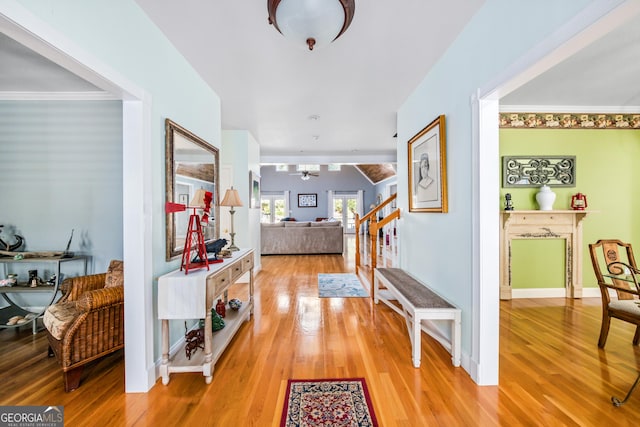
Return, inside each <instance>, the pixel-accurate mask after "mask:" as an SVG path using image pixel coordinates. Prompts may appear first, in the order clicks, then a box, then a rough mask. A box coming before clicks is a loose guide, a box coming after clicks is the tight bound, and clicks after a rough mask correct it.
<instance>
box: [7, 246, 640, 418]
mask: <svg viewBox="0 0 640 427" xmlns="http://www.w3.org/2000/svg"><path fill="white" fill-rule="evenodd" d="M349 271H353V258H352V254H348V255H347V256H345V257H343V256H336V255H326V256H269V257H263V259H262V271H261V272H260V273H259V274H258V275H257V277H256V307H255V315H254V317H253V318H252V320H251V322H249V323H245V324H244V325H243V326H242V328H241V330H240V332H239V334H238V335H237V336H236V338H235V339H234V341H233V342H232V344H231V345H230V347H229V348H228V349H227V351H226V352H225V353H224V354H223V356H222V358H221V359H220V360H219V361H218V363H217V364H216V369H215V372H214V375H213V381H212V383H211V384H209V385H206V384H205V382H204V379H203V377H202V375H198V374H172V375H171V381H170V383H169V384H168V385H167V386H164V385H162V383H161V382H160V380H158V382H157V383H156V385H155V386H154V387H153V388H152V389H151V390H150V391H149V393H143V394H125V393H124V392H123V390H124V368H123V362H122V353H120V354H116V355H114V356H112V357H108V358H106V359H103V360H102V361H100V362H98V363H96V364H94V365H91V366H89V367H88V368H86V369H85V373H84V374H83V380H82V383H81V386H80V388H79V389H77V390H76V391H74V392H71V393H65V392H64V391H63V388H62V376H61V374H60V372H59V370H58V367H57V364H56V361H55V359H53V358H48V357H47V344H46V338H45V337H44V334H43V333H42V332H40V333H38V334H37V335H35V336H33V335H32V334H31V329H30V327H22V328H21V329H20V330H19V331H16V330H13V329H12V330H1V331H0V384H1V387H0V405H64V413H65V421H66V423H65V425H66V426H84V425H87V426H89V425H91V426H106V425H109V426H112V425H115V426H169V425H180V426H182V425H194V426H199V425H210V426H271V425H279V421H280V414H281V411H282V405H283V399H284V389H285V385H286V381H287V379H289V378H331V377H364V378H366V381H367V385H368V387H369V391H370V393H371V397H372V401H373V406H374V409H375V413H376V415H377V418H378V420H379V422H380V425H381V426H495V425H504V426H519V425H524V426H542V425H544V426H560V425H569V426H578V425H579V426H596V425H598V426H601V425H610V426H631V425H633V426H637V425H638V422H639V420H640V390H637V391H636V393H635V394H634V395H633V396H632V397H631V399H630V400H629V401H628V402H627V403H626V404H625V405H624V406H622V407H619V408H616V407H614V406H613V405H612V404H611V401H610V398H611V395H615V396H617V397H624V395H625V393H626V392H627V390H628V388H629V387H630V386H631V384H632V382H633V380H634V379H635V377H636V375H637V372H638V370H639V369H640V349H639V348H638V347H634V346H632V345H631V340H632V336H633V328H632V327H631V326H630V325H627V324H624V323H622V322H619V321H615V320H614V321H613V322H612V326H611V332H610V336H609V341H608V343H607V347H606V349H605V350H599V349H598V348H597V345H596V342H597V338H598V332H599V328H600V302H599V300H597V299H582V300H566V299H536V300H513V301H506V302H502V303H501V305H500V322H501V327H500V385H499V386H491V387H479V386H477V385H476V384H475V383H474V382H473V381H472V380H471V378H470V377H469V375H468V374H467V373H466V372H465V371H464V370H463V369H462V368H454V367H453V366H452V365H451V359H450V356H449V354H448V353H447V352H446V351H445V350H444V349H443V348H442V347H441V346H440V345H439V344H438V343H436V342H435V341H434V340H432V339H431V338H429V337H427V336H426V335H425V334H423V336H422V366H421V367H420V368H419V369H415V368H413V366H412V364H411V357H410V343H409V338H408V335H407V332H406V327H405V324H404V320H403V319H402V318H401V317H400V316H399V315H398V314H396V313H395V312H393V311H391V310H390V309H388V308H386V307H385V306H382V305H380V306H374V305H373V304H372V302H371V300H370V299H368V298H344V299H319V298H318V297H317V275H318V273H332V272H349ZM232 296H233V295H231V297H232Z"/></svg>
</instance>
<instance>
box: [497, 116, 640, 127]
mask: <svg viewBox="0 0 640 427" xmlns="http://www.w3.org/2000/svg"><path fill="white" fill-rule="evenodd" d="M500 127H501V128H526V129H640V113H633V114H606V113H603V114H600V113H500Z"/></svg>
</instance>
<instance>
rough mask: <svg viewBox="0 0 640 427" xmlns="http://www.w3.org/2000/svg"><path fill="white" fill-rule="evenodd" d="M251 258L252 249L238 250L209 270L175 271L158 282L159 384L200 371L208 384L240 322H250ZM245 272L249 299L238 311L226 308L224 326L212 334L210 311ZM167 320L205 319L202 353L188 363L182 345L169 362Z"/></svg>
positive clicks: (251, 304)
mask: <svg viewBox="0 0 640 427" xmlns="http://www.w3.org/2000/svg"><path fill="white" fill-rule="evenodd" d="M253 257H254V253H253V249H240V250H239V251H237V252H233V256H232V258H225V259H224V261H223V262H221V263H216V264H209V270H207V269H206V268H201V269H199V270H192V271H190V272H189V274H185V273H184V271H180V270H175V271H172V272H171V273H168V274H165V275H164V276H161V277H160V278H159V279H158V318H159V319H161V320H162V364H161V365H160V375H161V376H162V384H165V385H166V384H168V383H169V375H170V374H171V373H172V372H202V375H204V377H205V382H206V383H207V384H209V383H211V380H212V376H213V368H214V365H215V363H216V361H217V360H218V359H219V358H220V356H221V355H222V352H223V351H224V350H225V349H226V348H227V346H228V345H229V343H230V342H231V340H232V339H233V337H234V335H235V334H236V332H238V329H240V326H241V325H242V322H243V321H244V320H246V321H249V319H250V318H251V314H253ZM247 272H248V273H249V295H248V300H247V301H243V302H242V306H241V307H240V310H238V311H234V310H231V309H230V308H229V306H228V305H227V310H226V317H225V318H224V323H225V327H224V328H223V329H221V330H219V331H217V332H215V334H214V333H213V332H212V327H211V308H212V307H214V305H215V301H216V299H217V298H218V297H219V296H221V295H224V302H225V304H227V302H228V301H227V291H228V289H229V287H230V286H231V285H233V284H234V283H235V282H236V280H238V279H239V278H240V276H242V275H243V274H244V273H247ZM170 319H204V351H201V350H198V351H196V352H195V353H193V354H192V355H191V360H189V359H187V356H186V354H185V351H184V345H183V346H181V348H180V349H178V350H177V352H176V354H175V356H174V357H173V359H170V357H169V320H170Z"/></svg>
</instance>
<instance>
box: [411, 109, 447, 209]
mask: <svg viewBox="0 0 640 427" xmlns="http://www.w3.org/2000/svg"><path fill="white" fill-rule="evenodd" d="M407 149H408V162H409V168H408V172H409V173H408V175H409V212H438V213H446V212H447V209H448V205H447V204H448V203H447V153H446V131H445V116H444V115H440V116H438V117H437V118H436V119H435V120H433V121H432V122H431V123H429V124H428V125H427V126H425V127H424V129H422V130H421V131H420V132H418V133H417V134H416V135H415V136H413V138H411V139H410V140H409V142H408V143H407Z"/></svg>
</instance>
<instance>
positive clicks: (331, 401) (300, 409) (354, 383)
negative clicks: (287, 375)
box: [280, 378, 378, 427]
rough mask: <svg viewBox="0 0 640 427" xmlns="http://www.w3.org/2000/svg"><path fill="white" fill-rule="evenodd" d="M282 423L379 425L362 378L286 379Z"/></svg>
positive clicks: (313, 426)
mask: <svg viewBox="0 0 640 427" xmlns="http://www.w3.org/2000/svg"><path fill="white" fill-rule="evenodd" d="M284 401H285V403H284V409H283V410H282V419H281V421H280V426H281V427H294V426H295V427H298V426H300V427H302V426H305V427H316V426H322V427H327V426H349V427H355V426H370V427H373V426H376V427H377V426H378V421H377V420H376V415H375V414H374V412H373V405H372V404H371V398H370V397H369V390H367V383H366V382H365V381H364V378H346V379H324V380H289V382H288V384H287V394H286V396H285V399H284Z"/></svg>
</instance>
